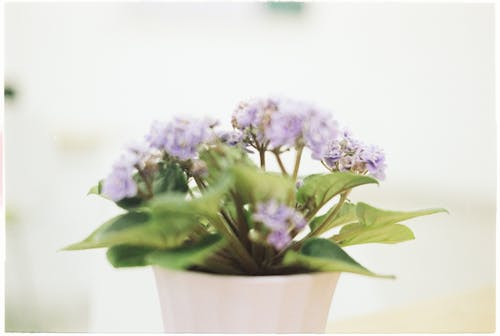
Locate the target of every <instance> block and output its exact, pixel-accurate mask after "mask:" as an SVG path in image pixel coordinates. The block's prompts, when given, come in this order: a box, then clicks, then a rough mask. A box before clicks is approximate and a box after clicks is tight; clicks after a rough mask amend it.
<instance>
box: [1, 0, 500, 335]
mask: <svg viewBox="0 0 500 336" xmlns="http://www.w3.org/2000/svg"><path fill="white" fill-rule="evenodd" d="M493 29H494V13H493V5H492V4H465V3H464V4H446V3H440V4H394V3H392V4H383V3H378V4H371V5H368V4H361V3H350V4H349V3H305V4H302V3H280V4H278V3H257V2H255V3H213V4H211V3H184V4H179V3H158V2H137V3H132V2H123V3H101V4H98V3H90V2H89V3H56V2H54V3H43V2H40V3H12V2H10V3H7V4H6V5H5V69H4V70H5V85H6V90H5V91H4V95H5V119H4V122H5V141H4V145H5V187H6V216H7V220H6V257H7V258H6V269H5V271H6V282H5V290H6V293H5V294H6V298H5V305H6V307H5V312H6V316H5V318H6V320H5V326H6V330H7V331H25V332H27V331H43V332H55V331H66V332H68V331H79V332H85V331H92V332H160V331H161V330H162V324H161V317H160V308H159V303H158V299H157V296H156V295H157V294H156V288H155V283H154V279H153V274H152V271H151V269H149V268H135V269H119V270H117V269H113V268H112V267H111V266H110V265H109V264H108V263H107V261H106V258H105V251H104V250H93V251H81V252H59V251H58V250H59V249H60V248H62V247H63V246H66V245H68V244H69V243H73V242H75V241H78V240H80V239H83V238H84V237H85V236H86V235H88V234H89V233H90V232H91V231H92V230H93V229H94V228H96V227H97V226H98V225H100V224H101V223H102V222H103V221H104V220H106V219H108V218H109V217H111V216H112V215H114V214H117V213H118V212H119V209H118V208H116V207H115V206H113V205H112V204H111V203H109V202H106V201H103V200H102V199H98V198H97V197H94V196H86V193H87V191H88V189H89V188H90V186H92V185H94V184H95V183H96V181H98V180H99V179H100V178H102V177H104V176H105V175H106V174H107V173H108V171H109V169H110V167H111V164H112V162H113V160H114V159H115V158H116V157H117V156H118V155H119V151H120V149H121V148H122V145H123V144H124V143H126V142H128V141H129V140H133V139H137V138H140V137H141V136H142V135H143V134H144V133H146V132H147V131H148V129H149V125H150V123H151V121H152V120H153V119H160V120H169V119H170V118H172V117H173V116H178V115H184V116H204V115H206V116H211V117H215V118H219V119H220V120H221V121H222V123H223V124H225V125H227V126H228V127H229V120H230V114H231V113H232V111H233V109H234V108H235V106H236V105H237V103H238V102H239V101H240V100H242V99H246V98H249V97H252V96H262V95H268V94H281V95H286V96H290V97H293V98H296V99H303V100H307V101H311V102H314V103H316V104H318V105H320V106H323V107H325V108H329V109H331V110H332V112H333V113H334V115H335V117H336V119H338V120H339V122H340V123H341V125H344V126H349V128H350V129H351V130H352V131H353V132H354V134H355V135H357V136H358V137H360V138H361V139H363V140H365V141H366V142H371V143H375V144H378V145H379V146H381V147H382V148H384V149H385V151H386V154H387V158H388V169H387V179H386V181H384V182H383V183H382V184H381V185H380V186H379V187H376V186H366V187H364V188H360V190H357V191H356V192H354V193H353V194H352V200H353V201H357V200H364V201H367V202H368V203H370V204H372V205H374V206H377V207H381V208H386V209H398V210H412V209H418V208H428V207H445V208H447V209H448V210H449V211H450V214H449V215H446V214H440V215H435V216H430V217H423V218H419V219H415V220H412V221H409V222H408V224H409V226H410V227H411V228H412V229H413V230H414V232H415V235H416V238H417V239H416V240H415V241H411V242H406V243H402V244H400V245H397V246H391V245H376V244H374V245H368V246H360V247H356V246H354V247H350V248H348V249H349V251H348V252H350V253H351V254H352V255H353V256H354V257H355V258H357V259H358V260H359V261H360V262H361V263H362V264H364V265H366V266H367V267H368V268H370V269H372V270H374V271H376V272H379V273H388V274H395V275H396V276H397V279H396V280H394V281H391V280H381V279H374V278H368V277H363V276H358V275H351V274H343V275H342V276H341V278H340V281H339V284H338V287H337V290H336V293H335V295H334V300H333V304H332V309H331V311H330V323H329V326H328V331H337V332H339V331H340V332H351V331H358V332H363V331H371V332H391V331H395V332H398V331H399V332H405V331H406V332H457V331H458V332H486V331H493V330H494V327H495V326H494V323H495V320H494V316H495V204H496V200H495V197H496V194H495V187H496V155H495V153H496V148H495V143H496V135H495V115H494V41H493V38H494V31H493ZM304 161H306V160H304ZM321 169H322V167H321V165H319V164H316V163H313V162H312V161H309V163H306V164H304V165H303V166H302V168H301V174H306V173H312V172H318V171H321Z"/></svg>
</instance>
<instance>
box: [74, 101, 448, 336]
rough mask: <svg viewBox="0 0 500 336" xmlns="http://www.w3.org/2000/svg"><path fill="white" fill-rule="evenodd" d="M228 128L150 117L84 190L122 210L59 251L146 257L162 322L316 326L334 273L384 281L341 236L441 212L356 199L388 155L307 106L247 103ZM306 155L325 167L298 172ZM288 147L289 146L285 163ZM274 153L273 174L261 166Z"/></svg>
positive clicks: (381, 230)
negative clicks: (140, 136)
mask: <svg viewBox="0 0 500 336" xmlns="http://www.w3.org/2000/svg"><path fill="white" fill-rule="evenodd" d="M232 126H233V130H231V131H221V130H219V125H218V124H217V123H216V122H213V121H211V120H208V119H205V120H185V119H175V120H174V121H172V122H165V123H164V122H158V121H157V122H154V123H153V125H152V127H151V130H150V132H149V133H148V134H147V135H146V136H145V138H144V140H143V141H141V142H137V143H133V144H131V145H129V146H127V148H126V149H125V150H124V153H123V154H122V155H121V156H120V157H119V159H118V160H117V161H116V162H115V164H114V165H113V168H112V170H111V173H110V174H109V175H108V176H107V177H106V178H105V179H104V180H102V181H100V182H99V183H98V185H97V186H95V187H93V188H92V189H91V190H90V193H91V194H97V195H100V196H103V197H104V198H107V199H109V200H111V201H113V202H115V203H116V204H117V205H118V206H119V207H121V208H122V209H123V210H124V212H123V213H122V214H120V215H118V216H116V217H114V218H112V219H110V220H109V221H107V222H106V223H104V224H103V225H102V226H101V227H99V228H98V229H97V230H95V231H94V232H93V233H92V234H91V235H90V236H89V237H87V238H86V239H85V240H83V241H81V242H79V243H76V244H73V245H70V246H68V247H67V248H66V250H81V249H89V248H107V258H108V260H109V262H110V263H111V264H112V265H113V266H115V267H135V266H148V265H152V266H153V268H154V272H155V276H156V280H157V286H158V291H159V296H160V302H161V306H162V311H163V320H164V326H165V331H168V332H272V333H276V332H323V331H324V328H325V324H326V319H327V315H328V309H329V307H330V301H331V298H332V295H333V291H334V289H335V285H336V282H337V279H338V276H339V274H340V273H341V272H352V273H358V274H362V275H367V276H374V277H388V278H390V277H391V276H385V275H379V274H376V273H373V272H371V271H370V270H368V269H367V268H365V267H363V266H361V265H360V264H359V263H358V262H357V261H355V260H354V259H353V258H352V257H350V256H349V254H347V252H346V251H345V250H344V248H345V247H346V246H350V245H355V244H366V243H383V244H393V243H398V242H402V241H406V240H410V239H413V238H414V236H413V233H412V231H411V230H410V229H409V228H408V227H406V226H404V225H403V224H401V221H404V220H407V219H410V218H414V217H417V216H422V215H429V214H434V213H437V212H442V211H445V210H443V209H428V210H419V211H411V212H400V211H386V210H381V209H378V208H376V207H374V206H371V205H368V204H367V203H363V202H357V203H355V202H353V201H352V200H351V199H350V198H349V194H350V192H351V190H352V189H353V188H356V187H359V186H363V185H366V184H377V183H378V180H381V179H383V178H384V170H385V167H386V164H385V156H384V153H383V151H382V150H381V149H379V148H378V147H376V146H372V145H366V144H364V143H363V142H361V141H359V140H357V139H356V138H354V137H353V136H352V135H351V133H349V132H348V131H339V127H338V124H337V122H336V121H335V120H334V119H333V118H332V117H331V115H330V114H329V113H327V112H325V111H323V110H321V109H319V108H317V107H315V106H313V105H311V104H306V103H301V102H297V101H294V100H291V99H286V98H279V99H274V98H268V99H253V100H250V101H247V102H244V103H241V104H240V105H239V106H238V107H237V108H236V110H235V111H234V113H233V115H232ZM307 151H308V152H309V153H308V154H307V156H310V157H311V158H312V159H313V160H317V161H318V163H319V166H320V165H322V166H323V167H324V168H325V171H324V172H323V173H318V174H313V175H309V176H305V177H299V167H300V162H301V159H302V157H303V156H305V155H303V154H304V153H306V152H307ZM285 152H292V153H293V152H295V155H294V157H295V159H294V164H293V165H292V166H291V167H287V166H286V165H285V164H284V163H283V160H282V155H283V153H285ZM252 154H255V155H256V156H258V162H259V164H255V163H254V162H253V161H252V160H251V158H250V157H251V155H252ZM271 158H273V159H274V160H276V162H277V166H279V168H280V171H279V172H270V171H267V170H266V160H269V159H271ZM332 203H333V205H330V204H332Z"/></svg>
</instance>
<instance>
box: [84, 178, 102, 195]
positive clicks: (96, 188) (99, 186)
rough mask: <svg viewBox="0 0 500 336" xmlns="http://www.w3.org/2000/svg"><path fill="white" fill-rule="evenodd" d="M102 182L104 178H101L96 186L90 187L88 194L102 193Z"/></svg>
mask: <svg viewBox="0 0 500 336" xmlns="http://www.w3.org/2000/svg"><path fill="white" fill-rule="evenodd" d="M102 182H103V180H100V181H99V182H98V183H97V184H96V185H95V186H93V187H92V188H90V190H89V192H88V193H87V195H101V191H102Z"/></svg>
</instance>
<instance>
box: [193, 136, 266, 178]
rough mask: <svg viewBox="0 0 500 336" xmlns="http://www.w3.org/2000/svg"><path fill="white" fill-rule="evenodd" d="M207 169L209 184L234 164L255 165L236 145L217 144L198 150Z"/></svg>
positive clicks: (224, 173)
mask: <svg viewBox="0 0 500 336" xmlns="http://www.w3.org/2000/svg"><path fill="white" fill-rule="evenodd" d="M200 159H201V160H203V161H204V162H205V163H206V165H207V169H208V176H207V181H208V182H209V183H210V184H211V183H214V182H216V181H218V180H219V179H220V178H221V177H222V176H224V175H226V174H227V173H228V170H229V169H231V168H232V167H234V166H235V165H244V166H248V167H256V166H255V163H253V161H252V160H250V158H249V157H248V154H247V153H246V152H245V150H244V149H242V148H240V147H237V146H227V145H224V144H218V145H216V146H212V147H210V148H208V149H206V150H203V151H201V152H200Z"/></svg>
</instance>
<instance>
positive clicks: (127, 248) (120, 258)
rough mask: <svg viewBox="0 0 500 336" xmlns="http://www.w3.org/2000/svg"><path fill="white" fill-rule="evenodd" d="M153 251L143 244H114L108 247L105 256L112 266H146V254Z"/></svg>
mask: <svg viewBox="0 0 500 336" xmlns="http://www.w3.org/2000/svg"><path fill="white" fill-rule="evenodd" d="M153 251H155V249H152V248H150V247H145V246H132V245H115V246H111V247H110V248H109V249H108V252H107V253H106V256H107V258H108V261H109V262H110V264H111V265H113V266H114V267H135V266H146V265H149V263H148V262H147V261H146V256H147V255H148V254H149V253H151V252H153Z"/></svg>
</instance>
